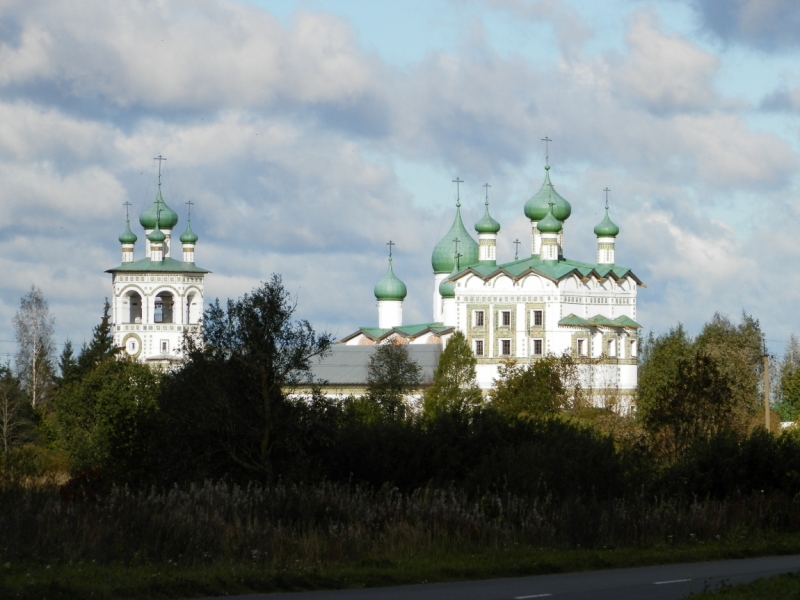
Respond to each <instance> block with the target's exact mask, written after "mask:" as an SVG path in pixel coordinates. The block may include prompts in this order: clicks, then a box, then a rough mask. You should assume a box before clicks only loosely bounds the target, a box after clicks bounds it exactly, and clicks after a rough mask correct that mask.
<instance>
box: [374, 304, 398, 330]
mask: <svg viewBox="0 0 800 600" xmlns="http://www.w3.org/2000/svg"><path fill="white" fill-rule="evenodd" d="M402 324H403V301H402V300H378V327H380V328H381V329H391V328H392V327H400V325H402Z"/></svg>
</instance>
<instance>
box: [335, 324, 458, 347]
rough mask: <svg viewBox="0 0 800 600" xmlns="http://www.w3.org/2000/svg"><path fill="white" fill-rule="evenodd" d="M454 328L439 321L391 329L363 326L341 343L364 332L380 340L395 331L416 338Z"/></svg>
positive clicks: (371, 337)
mask: <svg viewBox="0 0 800 600" xmlns="http://www.w3.org/2000/svg"><path fill="white" fill-rule="evenodd" d="M453 329H454V328H453V327H450V326H446V325H443V324H442V323H439V322H434V323H419V324H416V325H401V326H400V327H393V328H391V329H381V328H380V327H361V328H359V330H358V331H356V332H354V333H351V334H350V335H348V336H347V337H345V338H343V339H342V340H341V341H340V342H339V343H340V344H341V343H344V342H346V341H348V340H350V339H352V338H354V337H356V336H357V335H359V334H362V333H363V334H364V335H366V336H367V337H368V338H370V339H372V340H375V341H379V340H382V339H384V338H386V337H388V336H390V335H391V334H393V333H399V334H400V335H402V336H403V337H407V338H411V339H414V338H416V337H419V336H420V335H422V334H423V333H427V332H429V331H430V332H431V333H435V334H440V333H447V332H449V331H452V330H453Z"/></svg>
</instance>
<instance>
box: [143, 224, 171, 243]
mask: <svg viewBox="0 0 800 600" xmlns="http://www.w3.org/2000/svg"><path fill="white" fill-rule="evenodd" d="M147 239H148V240H150V241H151V242H153V243H154V244H160V243H161V242H163V241H164V240H165V239H167V236H166V235H164V232H163V231H161V228H160V227H159V226H158V223H156V228H155V229H153V231H151V232H150V233H148V234H147Z"/></svg>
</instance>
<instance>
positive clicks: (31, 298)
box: [14, 286, 55, 408]
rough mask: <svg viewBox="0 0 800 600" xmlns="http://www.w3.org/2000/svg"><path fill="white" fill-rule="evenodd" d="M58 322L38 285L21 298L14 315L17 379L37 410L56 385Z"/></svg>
mask: <svg viewBox="0 0 800 600" xmlns="http://www.w3.org/2000/svg"><path fill="white" fill-rule="evenodd" d="M54 324H55V319H54V318H53V317H52V316H50V309H49V308H48V306H47V300H45V298H44V296H43V295H42V291H41V290H40V289H39V288H37V287H36V286H31V290H30V291H29V292H28V293H27V294H25V295H24V296H23V297H22V298H21V299H20V306H19V310H18V311H17V314H16V315H15V316H14V333H15V336H16V340H17V354H16V357H15V363H16V370H17V376H18V377H19V380H20V383H21V384H22V388H23V390H24V391H25V393H26V395H27V397H28V399H29V401H30V403H31V406H32V407H34V408H36V407H37V406H39V405H40V404H41V403H42V402H45V401H46V400H47V399H48V393H49V389H50V386H51V384H52V382H53V335H54V331H53V325H54Z"/></svg>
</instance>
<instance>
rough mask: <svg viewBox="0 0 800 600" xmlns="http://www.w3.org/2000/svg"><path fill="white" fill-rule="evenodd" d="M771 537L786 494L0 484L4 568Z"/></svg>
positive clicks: (302, 561) (270, 560) (786, 521)
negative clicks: (539, 494)
mask: <svg viewBox="0 0 800 600" xmlns="http://www.w3.org/2000/svg"><path fill="white" fill-rule="evenodd" d="M771 531H775V532H788V531H792V532H796V531H800V510H798V506H797V504H796V503H794V502H793V501H792V500H791V499H789V498H787V497H786V496H782V495H775V496H769V497H764V496H758V495H757V496H752V497H748V498H740V499H735V500H726V501H707V502H695V503H691V504H685V503H684V504H681V503H678V502H674V501H652V500H645V499H633V500H612V501H605V502H593V501H591V500H588V501H587V500H586V499H581V500H578V499H576V500H574V501H566V502H558V503H557V502H553V501H550V500H548V499H526V498H520V497H514V496H510V495H506V496H502V495H489V494H487V495H484V496H483V497H480V498H470V497H468V496H467V495H465V494H462V493H460V492H458V491H454V490H442V489H420V490H417V491H415V492H413V493H411V494H402V493H400V492H398V491H397V490H396V489H393V488H389V487H385V488H384V489H381V490H377V491H372V490H369V489H365V488H357V487H352V486H347V485H342V484H333V483H319V484H313V485H280V484H279V485H273V486H261V485H257V484H252V485H249V486H247V487H239V486H236V485H230V484H227V483H224V482H216V483H213V482H205V483H204V484H202V485H193V486H190V487H188V488H183V489H180V488H177V487H176V488H173V489H170V490H156V489H152V490H149V491H132V490H129V489H125V488H119V487H115V488H111V489H109V490H107V491H106V493H105V494H103V495H102V496H100V498H99V499H97V500H95V501H89V502H87V501H65V500H64V499H63V498H62V497H61V496H60V495H59V494H58V491H57V488H56V487H53V486H44V487H43V486H28V487H19V486H6V487H5V488H4V489H0V560H2V561H12V562H17V561H36V562H47V563H53V562H54V563H64V562H78V561H84V562H91V561H96V562H97V563H103V564H104V563H111V562H119V563H124V564H146V563H168V562H173V563H178V564H181V565H195V566H196V565H202V564H208V563H212V562H220V561H222V562H230V563H233V564H257V565H264V566H270V567H277V568H284V567H290V566H291V567H293V568H296V567H297V566H299V565H314V564H319V563H331V562H338V561H350V560H360V559H364V558H368V557H371V558H390V559H395V558H401V557H405V556H410V555H416V556H419V555H420V554H426V553H436V552H452V551H465V550H468V549H470V548H485V547H505V546H508V545H512V544H527V545H534V546H536V547H543V548H553V549H570V548H577V547H582V548H592V547H604V546H606V547H636V546H639V547H642V546H650V545H653V544H659V543H681V542H689V541H702V540H705V539H716V538H717V536H720V537H721V538H726V539H730V538H734V537H735V538H737V539H738V538H739V537H741V536H748V535H751V534H763V533H765V532H771Z"/></svg>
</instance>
